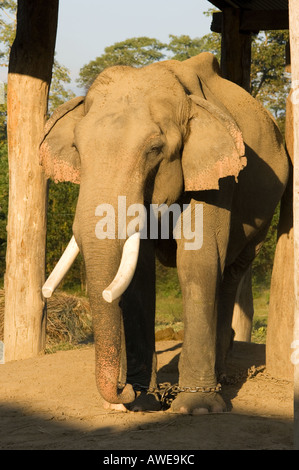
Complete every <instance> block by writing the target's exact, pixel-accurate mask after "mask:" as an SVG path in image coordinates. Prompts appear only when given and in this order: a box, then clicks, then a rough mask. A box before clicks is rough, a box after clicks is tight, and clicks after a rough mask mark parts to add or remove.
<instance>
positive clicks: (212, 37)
mask: <svg viewBox="0 0 299 470" xmlns="http://www.w3.org/2000/svg"><path fill="white" fill-rule="evenodd" d="M169 38H170V41H169V43H168V44H167V46H166V49H167V51H169V52H170V53H171V54H170V56H169V58H170V59H174V60H180V61H183V60H186V59H189V58H190V57H193V56H195V55H197V54H200V53H201V52H212V53H213V54H214V55H215V56H216V57H217V58H218V59H220V49H221V36H220V35H219V34H217V33H211V34H207V35H205V36H203V37H202V38H194V39H192V38H190V36H187V35H182V36H174V35H173V34H170V35H169Z"/></svg>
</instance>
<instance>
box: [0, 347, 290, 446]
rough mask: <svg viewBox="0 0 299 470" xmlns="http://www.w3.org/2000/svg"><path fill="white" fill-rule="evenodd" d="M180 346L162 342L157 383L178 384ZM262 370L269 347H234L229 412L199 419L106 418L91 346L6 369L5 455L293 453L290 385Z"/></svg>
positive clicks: (0, 429) (0, 373)
mask: <svg viewBox="0 0 299 470" xmlns="http://www.w3.org/2000/svg"><path fill="white" fill-rule="evenodd" d="M181 345H182V343H181V342H178V341H159V342H157V352H158V366H159V377H158V379H159V382H165V381H167V382H172V383H176V381H177V363H178V356H179V353H180V350H181ZM264 364H265V348H264V345H259V344H248V343H235V346H234V352H233V355H232V358H231V361H230V375H231V376H232V378H233V380H232V383H231V384H230V385H226V386H224V387H223V396H224V398H225V400H226V403H227V405H228V410H229V411H228V412H227V413H224V414H209V415H201V416H188V415H186V416H185V415H177V414H173V413H169V412H168V411H161V412H156V413H117V412H111V411H110V412H106V411H104V410H103V409H102V406H101V399H100V397H99V395H98V392H97V390H96V386H95V380H94V348H93V346H87V347H84V348H81V349H75V350H71V351H64V352H57V353H55V354H49V355H45V356H40V357H38V358H34V359H28V360H24V361H17V362H10V363H7V364H3V365H0V449H2V450H3V449H26V450H37V449H43V450H45V449H50V450H51V449H52V450H54V449H69V450H72V449H78V450H80V449H83V450H87V449H89V450H96V449H104V450H118V449H121V450H140V449H142V450H170V451H171V450H178V449H181V450H209V449H213V450H216V449H217V450H221V449H225V450H238V449H241V450H247V449H252V450H255V449H256V450H257V449H269V450H271V449H284V450H288V449H292V440H293V437H292V436H293V422H292V414H293V388H292V384H291V383H288V382H285V381H278V380H275V379H273V378H272V377H269V376H268V375H267V373H266V371H265V369H264V368H263V365H264ZM248 369H250V373H249V374H246V371H247V370H248Z"/></svg>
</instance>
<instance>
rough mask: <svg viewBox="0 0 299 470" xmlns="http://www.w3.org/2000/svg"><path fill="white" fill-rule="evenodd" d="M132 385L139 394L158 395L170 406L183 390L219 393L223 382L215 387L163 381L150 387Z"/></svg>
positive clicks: (162, 401) (120, 385) (121, 386)
mask: <svg viewBox="0 0 299 470" xmlns="http://www.w3.org/2000/svg"><path fill="white" fill-rule="evenodd" d="M124 385H125V384H119V387H120V388H123V387H124ZM132 387H133V389H134V391H135V392H136V394H137V395H138V394H140V392H146V393H150V394H156V395H158V396H159V400H160V402H161V404H162V406H163V407H165V408H168V407H169V406H170V405H171V403H172V402H173V400H174V399H175V398H176V396H177V395H178V394H179V393H181V392H187V393H197V392H201V393H218V392H220V391H221V384H217V385H216V386H215V387H180V386H179V385H178V384H171V383H170V382H163V383H160V384H159V385H158V386H157V387H150V388H148V387H147V386H145V385H141V384H138V383H134V384H132Z"/></svg>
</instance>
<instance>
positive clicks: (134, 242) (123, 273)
mask: <svg viewBox="0 0 299 470" xmlns="http://www.w3.org/2000/svg"><path fill="white" fill-rule="evenodd" d="M139 245H140V232H137V233H134V234H133V235H131V236H130V237H129V238H128V239H127V241H126V242H125V244H124V248H123V253H122V258H121V261H120V265H119V268H118V271H117V273H116V276H115V278H114V279H113V281H112V282H111V284H110V285H109V286H108V287H107V289H105V290H104V291H103V294H102V295H103V298H104V299H105V300H106V301H107V302H109V303H111V302H113V300H115V299H117V298H118V297H120V296H121V295H122V294H123V293H124V292H125V290H126V289H127V287H128V286H129V284H130V282H131V281H132V279H133V276H134V273H135V270H136V266H137V261H138V254H139Z"/></svg>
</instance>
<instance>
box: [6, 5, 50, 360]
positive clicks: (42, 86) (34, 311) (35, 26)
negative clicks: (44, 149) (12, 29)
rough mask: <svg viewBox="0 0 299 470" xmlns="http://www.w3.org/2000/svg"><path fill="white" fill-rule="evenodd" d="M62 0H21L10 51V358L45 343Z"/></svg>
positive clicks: (35, 351)
mask: <svg viewBox="0 0 299 470" xmlns="http://www.w3.org/2000/svg"><path fill="white" fill-rule="evenodd" d="M57 17H58V0H51V1H50V2H37V1H36V0H19V2H18V13H17V34H16V39H15V41H14V44H13V47H12V49H11V54H10V62H9V73H8V87H7V111H8V125H7V134H8V152H9V180H10V181H9V214H8V225H7V254H6V274H5V322H4V343H5V355H6V357H5V360H6V361H10V360H17V359H24V358H27V357H32V356H35V355H37V354H38V353H39V352H40V351H41V350H42V349H43V348H44V343H45V305H44V300H43V298H42V294H41V287H42V284H43V282H44V278H45V240H46V199H47V198H46V195H47V182H46V179H45V177H44V175H43V172H42V168H41V167H40V166H39V157H38V148H39V143H40V140H41V136H42V133H43V128H44V123H45V118H46V112H47V102H48V92H49V86H50V81H51V75H52V66H53V60H54V48H55V39H56V29H57Z"/></svg>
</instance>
